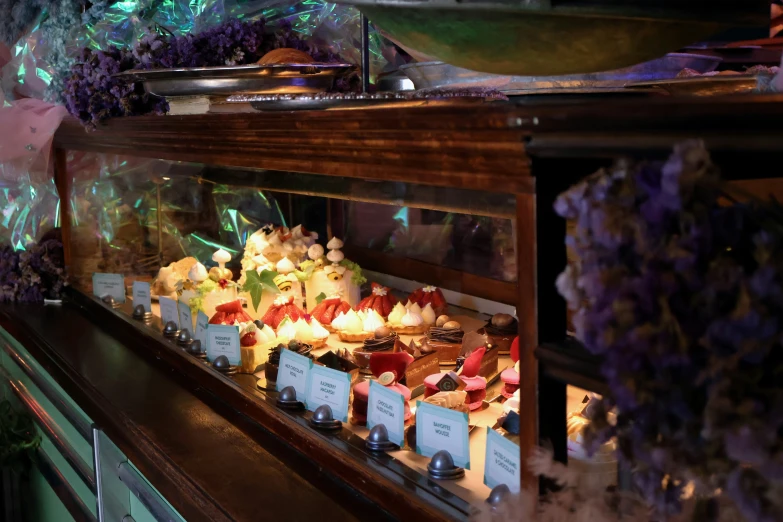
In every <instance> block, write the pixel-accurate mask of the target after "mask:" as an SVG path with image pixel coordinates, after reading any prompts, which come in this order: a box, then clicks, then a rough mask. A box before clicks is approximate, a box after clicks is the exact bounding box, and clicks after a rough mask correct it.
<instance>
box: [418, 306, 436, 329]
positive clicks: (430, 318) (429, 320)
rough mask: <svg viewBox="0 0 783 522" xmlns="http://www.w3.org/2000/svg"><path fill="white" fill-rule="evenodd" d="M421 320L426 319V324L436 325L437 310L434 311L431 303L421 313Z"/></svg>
mask: <svg viewBox="0 0 783 522" xmlns="http://www.w3.org/2000/svg"><path fill="white" fill-rule="evenodd" d="M421 318H422V319H424V322H425V323H426V324H435V321H436V320H437V318H438V317H437V316H436V315H435V310H433V309H432V305H431V304H430V303H427V306H425V307H424V310H422V311H421Z"/></svg>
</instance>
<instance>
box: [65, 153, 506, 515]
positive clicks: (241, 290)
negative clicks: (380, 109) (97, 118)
mask: <svg viewBox="0 0 783 522" xmlns="http://www.w3.org/2000/svg"><path fill="white" fill-rule="evenodd" d="M68 159H69V164H68V167H69V169H70V172H71V173H72V175H73V185H72V194H71V209H72V224H73V228H72V237H71V252H72V257H71V267H70V271H71V274H72V275H73V284H74V286H75V287H76V288H78V289H79V290H81V291H83V292H85V293H87V294H92V293H93V289H92V279H91V278H92V274H93V273H94V272H110V273H119V274H122V275H123V276H124V284H125V286H126V289H127V293H128V295H129V296H130V295H131V286H132V283H133V282H134V281H148V282H150V283H151V289H152V292H151V293H152V299H153V301H152V313H153V315H154V316H155V317H156V319H153V321H152V322H151V324H149V325H147V326H145V325H144V324H143V323H141V322H139V323H138V325H139V327H140V328H156V329H160V328H161V323H160V321H159V320H158V319H157V318H158V317H160V313H161V312H160V306H159V300H161V298H162V297H170V298H173V299H176V300H178V301H179V302H181V303H184V304H185V305H186V306H188V307H189V308H190V310H191V313H192V316H193V319H194V320H195V318H196V316H197V314H198V312H204V313H205V314H206V316H207V317H208V318H210V322H211V323H213V324H223V325H236V326H237V327H238V334H239V336H240V339H241V342H240V344H241V348H240V357H239V360H238V361H237V362H238V363H239V364H237V368H236V370H237V373H236V375H234V376H233V377H232V380H233V382H234V383H235V384H236V385H237V386H242V387H243V388H245V389H246V390H248V391H251V392H252V393H253V394H273V396H274V397H277V394H276V392H275V391H274V390H275V387H276V380H277V379H278V378H279V373H280V367H279V364H280V363H279V354H280V348H281V347H288V348H290V349H293V350H299V351H300V352H302V353H304V354H306V355H307V356H308V357H310V358H312V359H314V360H315V361H316V362H315V364H316V365H317V366H327V367H330V368H332V369H336V370H338V371H342V372H345V373H347V374H348V377H347V378H349V379H350V382H351V388H352V393H351V394H350V401H351V404H350V408H349V409H348V414H347V418H348V419H349V420H348V421H347V422H345V423H344V427H345V428H347V431H343V432H341V434H340V435H338V436H335V437H331V438H330V440H333V442H334V443H335V444H337V445H340V444H347V445H350V446H356V447H358V448H359V449H361V450H362V451H366V449H365V445H364V439H366V438H367V436H368V429H367V427H366V425H365V419H366V415H367V411H368V404H367V401H368V397H367V395H368V389H369V382H370V381H371V380H378V381H379V382H385V381H384V380H383V379H381V376H382V375H383V374H384V373H386V372H387V371H389V372H391V373H392V376H391V379H392V382H389V383H387V384H389V385H391V386H392V388H390V389H394V390H396V391H395V393H398V394H401V395H403V398H404V402H405V407H404V410H405V411H404V412H400V413H401V414H403V415H404V417H405V418H406V423H405V432H406V439H405V440H406V442H405V444H404V447H403V449H401V450H398V451H393V452H391V453H390V454H391V455H392V456H393V457H394V459H392V460H390V461H388V462H387V464H386V465H387V467H388V471H389V472H390V473H396V474H398V475H399V476H400V477H407V478H406V480H410V478H411V477H418V478H417V481H418V484H419V486H420V487H425V488H432V484H433V483H432V482H430V481H429V480H428V479H427V464H428V463H429V460H430V459H429V458H428V457H424V456H422V455H419V454H417V453H416V452H415V451H414V450H415V448H416V445H415V443H414V442H412V437H413V432H414V431H415V425H414V424H415V422H414V421H415V414H416V411H417V409H418V408H419V401H425V400H426V401H427V402H430V401H432V402H433V403H434V404H438V405H441V406H446V407H448V409H451V410H456V411H459V412H462V413H465V414H468V415H469V416H468V425H469V430H470V435H469V438H468V440H469V444H468V446H469V449H468V453H469V455H470V460H471V463H470V469H469V470H467V473H466V478H465V479H463V480H460V481H444V482H443V483H442V484H441V486H439V488H438V489H437V490H436V489H432V493H433V494H434V495H435V496H436V497H437V498H441V499H443V500H444V501H446V502H448V503H449V504H451V505H452V507H454V508H455V509H457V510H458V511H462V512H466V511H467V503H479V502H483V501H484V499H486V497H487V495H488V494H489V488H488V487H487V486H486V485H485V484H484V456H485V451H486V438H487V429H488V428H489V429H494V430H496V431H497V432H498V433H500V434H501V435H502V436H503V437H505V438H506V439H508V440H510V441H512V442H513V443H514V444H518V443H519V440H518V433H519V419H518V417H516V423H515V419H514V417H515V416H517V410H518V407H519V406H518V404H519V401H518V394H517V396H516V397H517V398H516V399H514V393H515V391H516V390H518V388H519V374H518V371H515V370H514V360H512V357H511V355H510V352H511V344H512V341H513V339H514V337H515V336H516V334H517V331H518V322H517V320H516V319H515V318H514V317H513V314H514V307H513V306H508V305H503V304H501V303H498V302H492V301H490V300H487V299H486V296H482V297H484V299H475V298H473V297H472V296H470V295H464V294H461V293H458V292H459V291H461V290H462V287H461V279H459V278H457V279H456V281H453V282H452V284H451V286H450V288H451V289H447V288H435V287H433V286H429V285H426V284H425V283H427V282H431V281H428V280H429V278H430V277H434V276H433V274H434V273H435V272H434V270H435V269H438V270H440V269H442V268H443V267H445V268H447V269H450V272H449V274H452V275H453V274H460V277H461V274H475V275H476V276H480V277H483V278H486V280H489V279H494V280H496V281H497V282H503V281H509V282H511V281H514V280H515V279H516V256H515V250H514V244H515V239H514V231H513V228H512V222H513V218H514V216H515V208H514V199H513V198H510V197H509V196H508V195H504V194H491V193H481V192H475V193H472V192H470V191H464V190H459V189H454V190H452V189H433V188H432V187H427V186H419V185H409V184H402V183H386V182H383V183H373V182H367V181H364V180H354V179H347V178H346V179H343V178H327V177H323V176H314V175H309V174H295V173H281V172H269V171H259V170H248V169H227V168H222V167H221V168H218V167H214V166H204V165H198V164H185V163H174V162H168V161H160V160H147V159H140V158H133V157H120V156H107V155H100V154H84V153H70V155H69V158H68ZM326 196H328V197H326ZM428 207H432V208H428ZM300 225H301V226H300ZM332 234H335V235H336V236H337V237H340V236H344V237H345V244H343V242H342V241H333V240H332ZM357 247H360V248H357ZM352 249H354V250H352ZM221 250H223V251H224V252H221ZM362 250H363V251H369V250H372V251H376V252H381V253H383V255H382V256H381V257H380V258H376V257H373V256H366V257H365V258H363V259H367V260H369V261H368V263H369V264H365V265H363V266H361V267H359V266H358V265H357V264H355V263H354V262H353V261H351V260H350V259H349V258H350V256H351V252H352V251H356V252H359V251H362ZM218 252H220V253H218ZM386 254H389V255H390V256H391V261H389V260H388V259H386V258H385V257H384V256H386ZM379 259H380V261H379ZM403 259H407V260H414V264H410V265H405V267H406V268H405V269H403V270H400V269H398V268H396V267H395V265H396V264H398V263H402V260H403ZM416 263H418V264H416ZM201 265H203V266H201ZM409 268H410V270H408V269H409ZM392 272H393V273H392ZM441 277H442V276H441ZM260 281H263V284H261V283H259V282H260ZM482 281H483V280H482ZM254 282H255V284H256V287H257V288H259V289H260V291H259V293H256V292H255V290H254V288H255V287H254V286H253V284H254ZM512 295H513V286H512ZM406 304H407V306H406ZM457 304H459V305H460V306H457ZM131 310H132V303H130V302H129V303H128V304H127V305H126V306H125V307H123V308H121V309H119V310H118V311H117V313H130V312H131ZM493 314H498V315H495V316H494V317H493ZM440 316H443V317H440ZM255 320H260V321H261V322H260V323H255V322H254V321H255ZM447 322H448V323H449V324H445V323H447ZM451 323H456V324H454V325H452V324H451ZM452 326H454V328H452ZM180 327H181V328H188V329H189V330H190V331H191V333H193V332H194V331H195V325H194V323H193V322H191V323H190V324H187V325H180ZM463 337H464V338H463ZM395 340H398V341H400V343H401V344H396V343H395ZM291 341H293V342H291ZM474 350H477V351H475V352H474V353H476V354H477V355H472V357H473V359H471V356H470V354H469V352H473V351H474ZM401 352H409V353H410V355H406V354H404V353H401ZM482 353H483V355H482ZM379 354H380V355H383V356H387V355H389V356H392V357H391V359H392V361H391V362H389V361H385V362H378V361H383V359H384V357H378V355H379ZM209 358H210V359H213V354H212V353H211V352H210V354H209ZM395 358H398V359H400V360H399V361H398V360H394V359H395ZM473 361H475V364H473ZM210 362H212V361H210ZM463 364H464V368H463V369H462V370H460V371H461V372H462V373H461V374H460V375H459V376H454V375H452V376H446V374H447V373H448V372H451V371H455V370H457V369H459V368H460V367H461V366H462V365H463ZM213 371H217V370H214V369H213ZM501 374H502V376H501ZM448 379H451V380H453V382H454V383H455V385H456V387H457V390H456V391H455V392H454V393H444V392H446V391H449V388H448V386H446V385H445V384H443V383H445V382H447V380H448ZM441 381H443V382H441ZM438 393H440V395H436V394H438ZM433 395H434V397H433V398H430V397H431V396H433ZM299 399H300V400H301V398H299ZM509 399H510V400H509ZM302 429H307V428H305V427H302ZM411 470H414V471H415V472H418V473H415V472H412V471H411Z"/></svg>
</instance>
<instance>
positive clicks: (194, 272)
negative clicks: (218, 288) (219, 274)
mask: <svg viewBox="0 0 783 522" xmlns="http://www.w3.org/2000/svg"><path fill="white" fill-rule="evenodd" d="M208 277H209V273H208V272H207V269H206V267H205V266H204V265H202V264H201V263H196V264H195V265H193V266H192V267H191V268H190V271H189V272H188V279H190V280H191V281H193V282H194V283H200V282H202V281H206V280H207V278H208Z"/></svg>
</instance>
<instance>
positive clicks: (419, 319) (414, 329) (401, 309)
mask: <svg viewBox="0 0 783 522" xmlns="http://www.w3.org/2000/svg"><path fill="white" fill-rule="evenodd" d="M432 321H433V322H432V323H430V324H428V323H426V322H424V317H423V315H422V309H421V308H420V307H419V305H417V304H415V303H412V304H411V306H410V307H409V308H406V307H405V306H403V305H402V303H397V304H396V305H394V308H392V311H391V312H390V313H389V318H388V325H389V326H390V327H391V329H392V330H394V331H395V332H397V333H398V334H401V335H416V334H422V333H424V332H426V331H427V328H429V327H430V326H431V325H432V324H434V322H435V318H434V317H433V318H432Z"/></svg>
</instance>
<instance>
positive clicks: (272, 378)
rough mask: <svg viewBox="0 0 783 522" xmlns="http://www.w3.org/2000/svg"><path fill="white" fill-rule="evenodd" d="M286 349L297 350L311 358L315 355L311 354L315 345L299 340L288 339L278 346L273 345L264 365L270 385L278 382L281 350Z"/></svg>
mask: <svg viewBox="0 0 783 522" xmlns="http://www.w3.org/2000/svg"><path fill="white" fill-rule="evenodd" d="M285 349H288V350H291V351H292V352H296V353H298V354H299V355H304V356H305V357H307V358H309V359H312V358H313V356H312V355H310V352H312V351H313V347H312V346H310V345H309V344H305V343H300V342H299V341H297V340H292V341H288V343H287V344H285V343H278V344H277V346H273V347H272V348H270V349H269V357H268V359H267V362H266V365H265V366H264V376H265V377H266V382H267V384H268V385H274V384H275V383H276V382H277V373H278V371H279V369H280V352H281V351H282V350H285Z"/></svg>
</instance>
